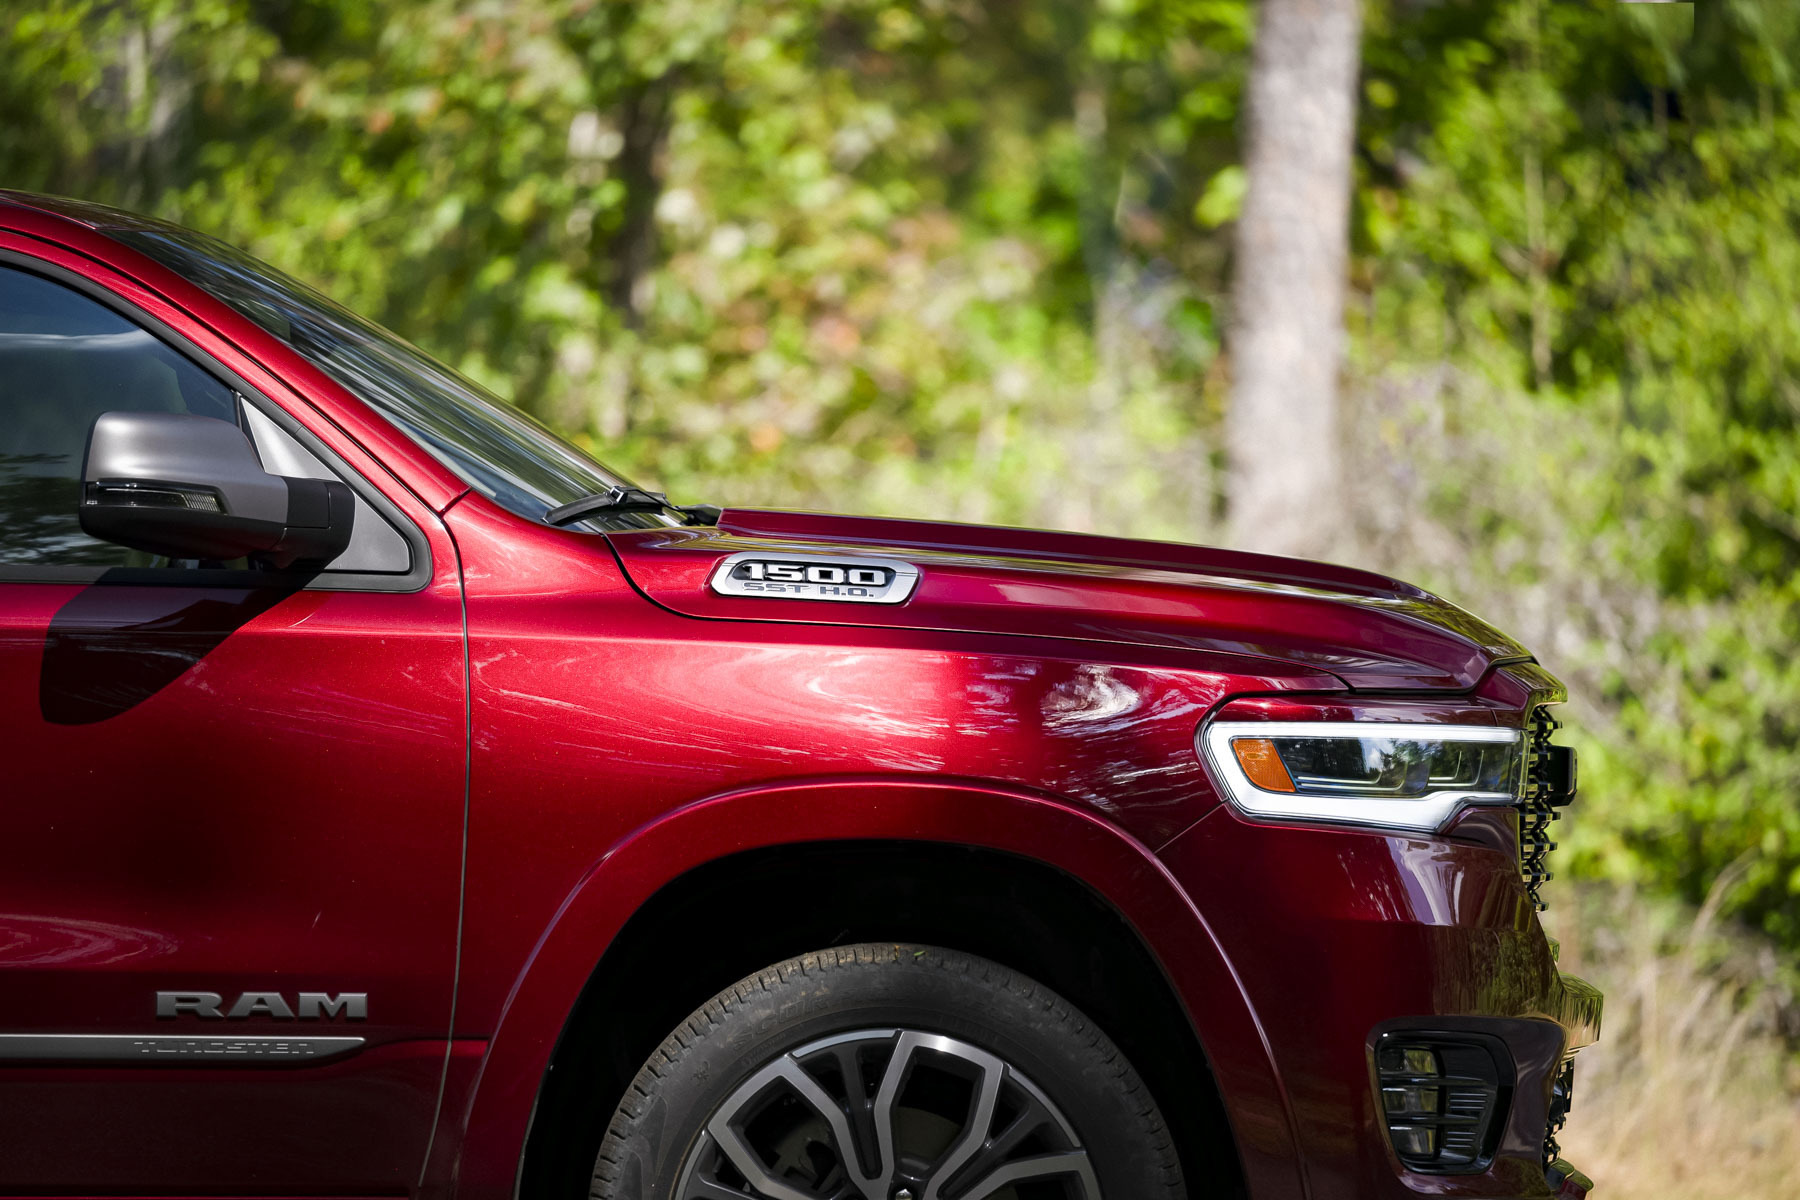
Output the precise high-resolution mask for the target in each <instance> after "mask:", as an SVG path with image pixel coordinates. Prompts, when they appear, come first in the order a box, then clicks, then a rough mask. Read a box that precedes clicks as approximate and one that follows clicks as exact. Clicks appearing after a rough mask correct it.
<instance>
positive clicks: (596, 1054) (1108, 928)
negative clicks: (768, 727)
mask: <svg viewBox="0 0 1800 1200" xmlns="http://www.w3.org/2000/svg"><path fill="white" fill-rule="evenodd" d="M868 941H907V942H922V943H926V944H930V945H937V946H944V947H946V948H949V949H955V950H962V951H965V952H967V953H970V954H978V955H981V956H982V957H984V958H989V959H992V960H994V961H995V962H998V963H1001V964H1003V965H1005V966H1007V967H1010V968H1012V969H1013V970H1015V971H1020V972H1023V973H1024V974H1026V975H1029V976H1031V977H1032V978H1034V979H1036V980H1038V981H1039V982H1041V983H1043V984H1046V985H1047V986H1049V987H1051V988H1053V989H1055V990H1056V991H1057V992H1059V993H1060V994H1061V995H1063V996H1064V997H1066V998H1067V999H1069V1000H1070V1001H1071V1002H1072V1003H1074V1004H1075V1005H1076V1006H1077V1007H1078V1008H1080V1009H1081V1010H1082V1011H1083V1012H1085V1013H1086V1014H1087V1015H1088V1016H1089V1017H1090V1018H1092V1019H1093V1020H1094V1021H1096V1022H1097V1023H1098V1024H1099V1025H1100V1027H1101V1028H1102V1029H1104V1030H1106V1032H1107V1034H1108V1035H1109V1036H1110V1037H1111V1038H1112V1039H1113V1041H1114V1042H1116V1043H1117V1044H1118V1046H1119V1048H1120V1049H1121V1050H1123V1051H1124V1052H1125V1055H1126V1057H1127V1058H1129V1059H1130V1060H1131V1062H1132V1064H1133V1065H1134V1066H1136V1067H1137V1069H1138V1071H1139V1073H1140V1074H1141V1075H1142V1076H1143V1077H1144V1080H1145V1082H1146V1083H1147V1084H1148V1085H1149V1087H1150V1090H1151V1092H1152V1094H1153V1095H1155V1097H1156V1099H1157V1103H1158V1104H1159V1105H1160V1106H1161V1108H1162V1111H1163V1115H1164V1117H1165V1119H1166V1120H1168V1122H1169V1124H1170V1126H1171V1128H1172V1130H1173V1132H1174V1134H1175V1141H1176V1145H1177V1146H1178V1147H1179V1148H1180V1151H1181V1158H1182V1167H1183V1170H1184V1172H1185V1173H1186V1176H1187V1178H1188V1181H1189V1187H1190V1189H1192V1190H1193V1192H1194V1193H1195V1194H1200V1193H1201V1192H1204V1193H1205V1194H1208V1195H1224V1196H1241V1195H1242V1194H1243V1185H1242V1172H1241V1170H1240V1167H1239V1164H1238V1157H1237V1150H1236V1147H1235V1145H1234V1144H1233V1142H1232V1139H1231V1135H1230V1130H1229V1126H1228V1124H1227V1123H1226V1118H1225V1111H1224V1106H1223V1104H1222V1102H1221V1100H1220V1097H1219V1093H1218V1089H1217V1087H1216V1085H1215V1084H1214V1082H1213V1078H1212V1073H1211V1071H1210V1069H1209V1068H1208V1066H1207V1062H1206V1057H1205V1054H1204V1052H1203V1051H1202V1049H1201V1046H1200V1042H1199V1039H1198V1038H1197V1037H1196V1036H1195V1033H1194V1030H1193V1027H1192V1025H1191V1024H1190V1023H1189V1021H1188V1019H1187V1016H1186V1014H1185V1013H1184V1011H1183V1009H1182V1006H1181V1004H1180V1002H1179V1000H1178V999H1177V998H1176V995H1175V992H1174V990H1173V988H1172V987H1171V986H1170V984H1169V982H1168V980H1167V978H1166V977H1165V976H1164V975H1163V973H1162V970H1161V968H1160V967H1159V966H1158V965H1157V963H1156V961H1155V959H1154V958H1153V957H1152V956H1151V954H1150V952H1149V950H1148V949H1147V948H1146V947H1145V945H1144V943H1143V940H1142V939H1141V938H1140V937H1139V936H1138V934H1137V932H1136V931H1135V930H1134V929H1132V928H1131V926H1130V925H1129V924H1128V923H1127V922H1126V921H1125V920H1124V918H1123V917H1121V916H1120V915H1119V914H1118V913H1117V912H1115V911H1114V910H1113V908H1112V907H1111V906H1110V905H1108V904H1107V903H1106V902H1105V901H1104V900H1102V899H1101V898H1100V897H1099V896H1098V895H1096V894H1095V893H1094V892H1093V891H1092V890H1091V889H1089V888H1088V887H1087V886H1086V885H1084V884H1082V883H1081V882H1080V881H1078V880H1076V879H1074V878H1073V877H1071V876H1069V875H1067V874H1064V873H1063V872H1061V871H1058V870H1056V869H1055V868H1053V867H1049V866H1046V865H1044V864H1043V863H1040V862H1036V861H1034V860H1031V859H1026V858H1020V857H1017V856H1014V855H1010V854H1003V853H999V852H996V851H989V850H980V849H974V848H969V847H959V846H945V845H940V844H935V843H894V842H850V843H843V842H834V843H816V844H807V845H799V846H786V847H778V848H774V849H768V850H756V851H748V852H745V853H743V854H737V855H733V856H731V857H729V858H725V859H721V860H719V861H716V862H712V863H708V864H707V865H705V866H702V867H698V868H696V869H694V870H693V871H690V872H689V873H688V874H686V875H684V876H682V877H680V878H679V879H676V880H674V881H673V882H671V883H669V884H668V885H666V886H665V887H664V888H663V889H662V890H661V891H660V892H658V893H657V894H656V895H655V896H654V897H652V898H651V899H650V901H649V902H647V903H646V904H645V905H644V906H643V907H642V908H641V909H639V910H638V912H637V913H636V914H634V915H633V917H632V919H631V921H630V922H629V923H628V924H627V925H626V926H625V928H624V929H623V930H622V931H621V932H620V934H619V936H618V937H617V938H616V939H615V940H614V942H613V944H612V946H611V947H610V948H608V950H607V951H606V954H605V956H604V957H603V958H602V959H601V960H600V963H599V965H598V966H597V967H596V968H595V970H594V974H593V975H592V977H591V978H590V979H589V980H588V983H587V986H586V987H585V988H584V989H583V991H582V994H581V998H580V1000H579V1001H578V1002H577V1003H576V1006H575V1009H574V1011H573V1012H572V1013H571V1014H570V1016H569V1020H568V1023H567V1024H566V1025H565V1026H564V1029H563V1032H562V1036H561V1038H560V1039H559V1041H558V1043H557V1047H556V1050H555V1052H554V1053H553V1055H552V1056H551V1060H550V1068H549V1070H548V1071H547V1072H546V1074H545V1076H544V1081H543V1085H542V1087H541V1089H540V1091H539V1094H538V1102H537V1107H536V1110H535V1115H534V1117H533V1120H532V1128H531V1133H530V1136H529V1138H528V1140H527V1143H526V1152H525V1161H524V1164H523V1170H522V1173H521V1175H520V1185H521V1186H520V1191H519V1194H520V1195H524V1196H566V1197H581V1196H586V1195H587V1187H588V1182H589V1177H590V1175H591V1173H592V1171H593V1164H594V1156H595V1154H596V1153H598V1151H599V1148H600V1141H601V1138H602V1137H603V1136H604V1134H605V1130H606V1125H607V1122H608V1121H609V1120H610V1119H611V1116H612V1112H613V1109H614V1108H616V1107H617V1106H618V1102H619V1098H620V1097H621V1096H622V1095H623V1094H624V1091H625V1088H626V1086H627V1085H628V1084H629V1083H630V1082H631V1080H632V1079H633V1078H634V1077H635V1076H636V1074H637V1072H638V1069H639V1068H640V1067H641V1066H642V1065H643V1063H644V1060H645V1059H647V1058H648V1057H649V1056H650V1053H651V1052H652V1051H653V1050H655V1049H656V1047H657V1046H659V1045H661V1044H662V1041H663V1039H664V1038H666V1037H667V1036H668V1035H669V1032H670V1031H671V1030H673V1029H674V1028H675V1027H676V1026H677V1025H679V1024H680V1023H681V1022H682V1020H684V1019H685V1018H686V1017H687V1016H688V1015H689V1014H690V1013H692V1012H693V1011H694V1010H695V1009H697V1008H699V1007H700V1005H702V1004H703V1003H705V1002H706V1001H707V1000H709V999H711V998H712V997H713V996H714V995H715V994H717V993H718V992H719V991H721V990H722V989H724V988H726V987H728V986H729V985H731V984H732V983H735V982H736V981H737V980H739V979H742V978H743V977H744V976H746V975H749V974H751V973H752V972H754V971H757V970H759V969H761V968H763V967H766V966H768V965H770V964H771V963H775V962H780V961H781V960H782V959H785V958H790V957H792V956H794V955H796V954H802V953H805V952H806V951H809V950H821V949H825V948H826V947H829V946H836V945H843V944H846V943H850V942H868Z"/></svg>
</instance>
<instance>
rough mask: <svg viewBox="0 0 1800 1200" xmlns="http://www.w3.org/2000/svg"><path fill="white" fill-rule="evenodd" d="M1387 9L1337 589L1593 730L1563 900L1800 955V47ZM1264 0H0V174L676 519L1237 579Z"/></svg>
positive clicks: (1366, 117)
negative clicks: (1032, 526)
mask: <svg viewBox="0 0 1800 1200" xmlns="http://www.w3.org/2000/svg"><path fill="white" fill-rule="evenodd" d="M1693 12H1694V10H1693V8H1692V7H1691V6H1687V5H1652V6H1637V5H1630V6H1626V5H1619V4H1616V3H1614V2H1613V0H1561V2H1556V3H1552V2H1551V0H1371V4H1370V12H1369V21H1368V36H1367V44H1366V47H1365V79H1364V89H1363V119H1362V129H1361V134H1360V146H1359V155H1358V164H1359V167H1358V169H1359V174H1360V177H1359V189H1358V202H1357V212H1356V236H1357V246H1358V253H1357V259H1356V264H1355V268H1354V273H1353V278H1352V280H1351V281H1350V285H1351V286H1352V288H1353V289H1354V293H1355V299H1354V303H1353V305H1352V313H1353V316H1352V326H1353V328H1352V333H1353V335H1354V346H1355V350H1354V355H1353V359H1354V361H1353V364H1352V370H1351V377H1350V378H1351V400H1350V428H1348V429H1347V430H1346V433H1345V443H1346V454H1347V455H1349V456H1350V457H1351V458H1352V459H1353V472H1352V474H1351V478H1353V479H1356V480H1357V481H1358V485H1359V486H1358V488H1357V492H1356V494H1355V495H1353V496H1351V497H1349V498H1348V499H1347V503H1348V504H1349V505H1350V506H1351V507H1352V508H1353V509H1355V510H1356V512H1357V514H1358V521H1357V524H1358V528H1359V529H1360V530H1361V531H1362V532H1361V534H1360V535H1359V537H1360V542H1359V544H1357V545H1352V546H1346V547H1345V551H1344V557H1346V558H1361V559H1363V560H1365V561H1370V562H1371V563H1372V564H1373V565H1377V566H1381V567H1385V568H1387V569H1390V570H1394V571H1397V572H1400V573H1403V574H1410V575H1414V576H1416V577H1419V578H1420V580H1421V582H1425V583H1427V584H1429V585H1432V586H1435V587H1437V588H1439V589H1440V590H1443V591H1445V592H1446V593H1447V594H1449V595H1451V596H1452V597H1454V598H1456V599H1458V600H1459V601H1460V602H1462V603H1464V604H1467V605H1468V606H1470V607H1472V608H1475V609H1477V610H1478V611H1481V612H1482V613H1484V615H1491V616H1495V617H1496V618H1499V619H1500V620H1501V621H1502V623H1504V624H1508V625H1509V626H1510V627H1513V628H1516V629H1518V630H1519V631H1520V632H1522V633H1524V634H1526V635H1527V637H1528V638H1529V639H1531V640H1533V643H1534V644H1535V645H1537V646H1539V647H1540V649H1541V650H1542V652H1543V657H1544V658H1545V660H1546V661H1547V662H1548V663H1549V665H1550V666H1552V667H1553V668H1554V669H1556V670H1558V671H1560V672H1562V673H1563V674H1565V675H1566V676H1567V677H1568V678H1570V680H1571V682H1572V684H1573V690H1574V691H1575V692H1576V695H1577V703H1576V705H1574V706H1573V708H1574V709H1575V712H1574V716H1575V718H1576V720H1575V723H1576V725H1577V726H1578V729H1579V733H1578V736H1580V737H1581V738H1582V744H1583V747H1584V749H1585V750H1586V751H1587V763H1588V765H1589V768H1590V769H1589V772H1588V779H1587V787H1586V792H1587V795H1586V797H1585V798H1584V800H1583V801H1582V803H1581V805H1580V807H1579V809H1578V810H1577V811H1578V812H1579V814H1580V819H1579V820H1578V821H1576V822H1572V825H1573V826H1574V827H1573V829H1572V830H1571V831H1570V833H1571V841H1572V842H1573V849H1574V851H1575V854H1574V856H1573V861H1574V862H1575V863H1576V864H1578V865H1579V866H1580V867H1581V868H1582V869H1584V870H1587V871H1590V872H1597V873H1606V874H1610V875H1615V876H1627V877H1634V878H1638V879H1642V880H1646V881H1648V882H1652V883H1654V884H1657V885H1660V886H1662V887H1665V888H1667V889H1669V890H1673V891H1677V892H1680V893H1682V894H1684V895H1685V896H1687V898H1689V899H1690V900H1694V901H1698V900H1699V899H1700V898H1701V897H1702V896H1703V895H1704V894H1705V891H1706V889H1707V886H1708V885H1709V883H1710V881H1711V880H1713V879H1714V878H1716V877H1717V876H1718V875H1719V873H1720V872H1721V870H1722V869H1723V868H1724V867H1725V866H1726V865H1727V864H1729V863H1732V862H1734V861H1736V860H1738V859H1740V858H1745V859H1746V863H1747V866H1748V870H1747V873H1746V875H1745V878H1744V882H1743V883H1742V884H1741V885H1739V886H1737V887H1736V888H1735V889H1734V891H1733V893H1732V903H1733V905H1734V906H1735V908H1736V910H1737V911H1739V912H1740V913H1741V914H1743V915H1744V916H1745V917H1746V918H1747V919H1749V920H1751V921H1752V922H1754V923H1757V924H1760V925H1761V926H1763V927H1764V928H1766V929H1767V930H1769V931H1770V932H1772V933H1775V934H1776V935H1778V936H1780V937H1781V938H1783V939H1784V940H1785V941H1786V942H1787V944H1789V945H1790V946H1800V806H1797V805H1796V804H1795V803H1794V800H1793V797H1794V795H1795V793H1796V790H1800V667H1796V665H1795V663H1794V654H1793V648H1794V647H1795V646H1796V645H1797V644H1800V582H1797V577H1800V573H1797V571H1796V568H1797V567H1800V454H1797V453H1796V451H1797V449H1800V439H1797V437H1796V424H1797V422H1800V382H1797V377H1800V308H1797V306H1796V302H1797V301H1800V106H1797V105H1796V103H1795V99H1794V97H1795V86H1796V77H1795V73H1796V71H1800V9H1797V8H1796V7H1795V6H1793V5H1787V4H1777V3H1773V2H1768V3H1765V2H1763V0H1725V2H1722V3H1719V4H1715V5H1711V6H1706V7H1703V8H1702V9H1701V15H1700V20H1699V27H1698V28H1695V27H1694V25H1693V22H1694V15H1693ZM1251 24H1252V11H1251V8H1250V6H1249V5H1248V4H1247V3H1246V2H1245V0H1098V2H1084V3H1074V2H1066V3H1065V2H1059V0H987V2H981V0H914V2H910V3H899V2H886V0H758V2H754V3H752V2H747V0H737V2H734V0H657V2H654V3H642V4H626V3H622V2H616V0H510V2H506V3H498V2H488V3H480V2H475V3H462V4H449V3H442V2H425V3H416V2H415V3H401V2H397V0H185V2H177V0H108V2H101V0H0V30H4V31H5V32H0V179H4V180H5V181H6V183H7V184H9V185H11V186H17V187H24V188H28V189H35V190H43V191H50V192H60V193H66V194H73V195H79V196H83V197H86V198H90V199H96V200H102V201H108V202H113V203H118V204H123V205H125V206H128V207H132V208H136V209H139V210H143V211H149V212H154V213H156V214H158V215H162V216H167V217H170V218H172V219H175V220H178V221H181V222H183V223H186V224H190V225H193V226H195V227H198V228H201V229H204V230H207V231H209V232H213V233H216V234H218V235H220V236H222V237H225V238H227V239H228V240H232V241H236V242H239V243H241V244H244V245H246V246H248V247H249V248H251V249H252V250H253V251H255V252H256V253H258V254H260V255H262V256H263V257H265V258H268V259H269V260H271V261H273V262H275V263H277V264H278V265H281V266H283V267H285V268H286V269H288V270H290V271H293V272H294V273H296V274H298V275H300V276H302V277H303V278H307V279H310V280H312V281H314V282H316V283H318V284H319V285H320V286H321V287H323V288H324V289H325V290H326V291H328V292H330V293H331V294H333V295H334V296H336V297H337V298H339V299H341V300H343V301H344V302H346V303H348V304H350V305H351V306H353V307H355V308H358V309H360V310H362V311H364V312H367V313H369V314H370V315H372V316H374V317H376V318H377V319H379V320H381V321H383V322H384V323H386V324H388V325H390V326H392V327H394V328H396V329H398V330H399V331H401V332H402V333H404V334H406V335H408V336H410V337H413V338H415V339H416V340H418V341H419V342H420V343H421V344H423V345H425V346H426V347H427V348H428V349H430V350H432V351H433V352H435V353H437V354H438V355H439V356H441V357H443V358H445V359H446V360H448V361H450V362H451V363H453V364H455V365H457V366H458V367H460V368H461V369H463V370H464V371H466V372H468V373H469V374H471V375H474V376H476V377H478V378H480V379H481V380H483V381H484V382H486V383H488V384H490V385H491V386H493V387H495V388H496V390H498V391H500V392H502V393H503V394H505V395H507V396H509V397H510V398H512V399H513V400H514V401H515V402H517V403H519V404H521V405H522V406H524V407H526V408H528V409H530V410H532V411H534V412H535V413H537V414H538V415H540V416H542V417H543V418H545V419H546V420H548V421H550V422H551V423H552V424H555V425H557V426H558V427H560V428H562V429H564V430H565V431H567V432H569V433H570V434H571V435H572V436H574V437H575V438H576V439H577V440H578V441H581V442H582V443H584V444H585V445H587V446H588V447H590V448H591V449H593V450H594V451H595V452H596V454H597V455H599V456H600V457H602V458H604V459H605V460H607V461H608V462H610V463H612V464H613V465H615V466H618V467H620V468H622V469H624V470H626V471H627V472H630V473H633V474H637V475H640V476H642V477H645V478H646V479H647V480H651V481H654V482H656V483H658V484H661V485H665V486H668V487H670V488H671V489H673V490H674V491H675V492H677V493H678V494H680V495H683V496H685V497H688V498H693V499H699V498H705V499H715V500H716V499H729V500H733V501H737V502H746V501H749V502H776V503H781V504H786V505H789V506H808V505H815V506H831V507H839V508H849V509H856V510H863V511H883V512H899V513H912V514H920V515H933V516H944V517H955V518H962V519H974V520H990V521H1012V522H1028V523H1037V524H1049V525H1060V526H1069V527H1076V528H1101V529H1107V530H1111V531H1117V532H1127V533H1136V534H1140V535H1147V536H1164V537H1176V538H1182V539H1186V540H1203V539H1206V538H1208V537H1213V536H1217V535H1218V533H1219V529H1220V526H1219V518H1220V515H1221V513H1222V512H1223V511H1224V508H1225V507H1226V505H1228V503H1229V496H1227V495H1226V494H1225V489H1224V487H1223V475H1222V471H1221V469H1220V459H1219V437H1218V433H1219V429H1218V426H1219V421H1220V412H1221V406H1222V404H1223V402H1224V396H1225V394H1226V391H1227V388H1226V386H1225V380H1226V373H1227V371H1228V369H1229V364H1228V362H1227V361H1226V359H1225V358H1224V356H1223V355H1222V353H1221V349H1222V328H1223V326H1224V323H1225V320H1226V315H1227V314H1226V313H1225V311H1224V304H1223V298H1224V296H1225V295H1226V293H1227V285H1228V280H1229V271H1230V246H1231V240H1230V231H1231V224H1232V221H1233V220H1234V218H1235V216H1236V213H1237V211H1238V209H1239V206H1240V205H1241V204H1242V202H1243V198H1244V191H1245V189H1244V182H1245V181H1244V176H1243V172H1242V170H1241V168H1240V167H1239V166H1238V159H1239V153H1238V144H1237V130H1238V127H1239V115H1240V114H1239V99H1240V95H1241V91H1242V76H1243V72H1244V70H1245V66H1246V63H1247V54H1246V52H1245V51H1246V47H1247V45H1248V41H1249V37H1250V29H1251Z"/></svg>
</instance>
